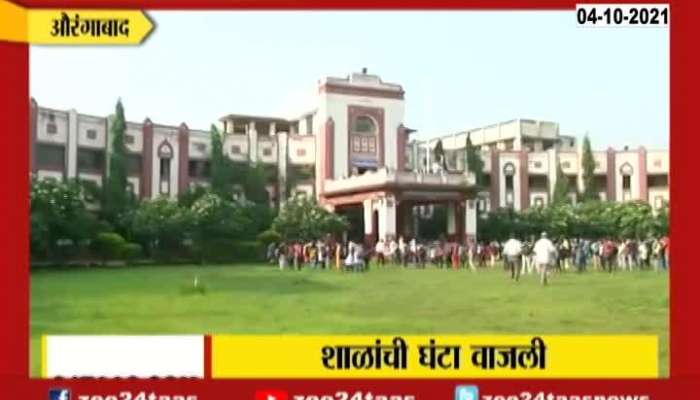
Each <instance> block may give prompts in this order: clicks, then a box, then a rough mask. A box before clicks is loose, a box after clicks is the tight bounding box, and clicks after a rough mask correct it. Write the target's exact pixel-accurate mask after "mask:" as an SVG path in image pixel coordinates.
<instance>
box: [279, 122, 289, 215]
mask: <svg viewBox="0 0 700 400" xmlns="http://www.w3.org/2000/svg"><path fill="white" fill-rule="evenodd" d="M287 139H288V134H287V132H280V133H279V134H278V135H277V187H278V189H277V193H278V199H279V203H280V206H282V204H283V203H284V201H285V200H287V160H288V157H287V151H288V150H287V149H288V141H287Z"/></svg>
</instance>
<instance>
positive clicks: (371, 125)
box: [350, 115, 378, 173]
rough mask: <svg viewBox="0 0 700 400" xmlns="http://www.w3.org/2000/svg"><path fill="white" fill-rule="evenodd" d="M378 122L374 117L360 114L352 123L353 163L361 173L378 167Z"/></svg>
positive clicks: (351, 150) (351, 144)
mask: <svg viewBox="0 0 700 400" xmlns="http://www.w3.org/2000/svg"><path fill="white" fill-rule="evenodd" d="M377 133H378V128H377V123H376V122H375V120H374V119H373V118H372V117H369V116H367V115H358V116H357V117H355V118H354V119H353V120H352V121H351V124H350V146H351V147H350V152H351V158H352V165H353V167H354V168H357V170H358V172H359V173H362V172H363V171H366V170H374V169H376V168H377V164H378V163H377V158H378V157H377V155H378V152H377V147H378V145H377V136H378V135H377Z"/></svg>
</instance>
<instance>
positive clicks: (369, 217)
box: [362, 199, 375, 246]
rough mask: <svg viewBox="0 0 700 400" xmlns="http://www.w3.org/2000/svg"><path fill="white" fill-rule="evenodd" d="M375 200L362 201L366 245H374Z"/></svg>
mask: <svg viewBox="0 0 700 400" xmlns="http://www.w3.org/2000/svg"><path fill="white" fill-rule="evenodd" d="M373 206H374V202H373V201H372V199H367V200H364V201H363V202H362V211H363V216H364V218H363V221H364V225H365V245H367V246H374V234H375V232H374V207H373Z"/></svg>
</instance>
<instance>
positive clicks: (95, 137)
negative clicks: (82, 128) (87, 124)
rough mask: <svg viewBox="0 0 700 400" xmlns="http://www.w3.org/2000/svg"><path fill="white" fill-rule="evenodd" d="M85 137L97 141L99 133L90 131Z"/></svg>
mask: <svg viewBox="0 0 700 400" xmlns="http://www.w3.org/2000/svg"><path fill="white" fill-rule="evenodd" d="M85 136H87V138H88V139H90V140H95V139H97V131H96V130H94V129H88V130H87V131H86V132H85Z"/></svg>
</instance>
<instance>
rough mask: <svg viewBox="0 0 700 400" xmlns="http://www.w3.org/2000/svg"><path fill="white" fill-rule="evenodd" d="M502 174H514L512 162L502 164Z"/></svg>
mask: <svg viewBox="0 0 700 400" xmlns="http://www.w3.org/2000/svg"><path fill="white" fill-rule="evenodd" d="M503 175H505V176H513V175H515V164H513V163H512V162H507V163H505V164H504V165H503Z"/></svg>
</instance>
